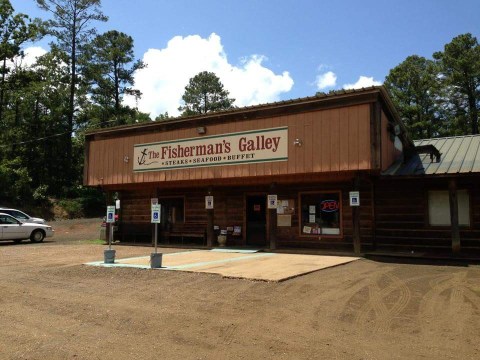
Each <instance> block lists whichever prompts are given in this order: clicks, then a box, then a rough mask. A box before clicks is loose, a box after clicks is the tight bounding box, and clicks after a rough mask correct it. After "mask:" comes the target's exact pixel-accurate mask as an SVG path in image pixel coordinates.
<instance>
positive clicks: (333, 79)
mask: <svg viewBox="0 0 480 360" xmlns="http://www.w3.org/2000/svg"><path fill="white" fill-rule="evenodd" d="M315 84H316V85H317V89H318V90H324V89H327V88H331V87H334V86H335V85H336V84H337V75H335V73H334V72H333V71H328V72H326V73H324V74H320V75H318V76H317V79H316V80H315Z"/></svg>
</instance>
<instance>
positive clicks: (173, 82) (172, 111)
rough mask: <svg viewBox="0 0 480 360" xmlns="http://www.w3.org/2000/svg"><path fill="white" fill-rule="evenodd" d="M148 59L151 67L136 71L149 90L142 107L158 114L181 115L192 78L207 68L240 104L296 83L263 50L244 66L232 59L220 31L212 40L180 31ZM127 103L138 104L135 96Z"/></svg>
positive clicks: (138, 84) (274, 96)
mask: <svg viewBox="0 0 480 360" xmlns="http://www.w3.org/2000/svg"><path fill="white" fill-rule="evenodd" d="M143 61H144V62H145V63H146V64H147V67H146V68H145V69H142V70H139V71H137V73H136V74H135V88H136V89H139V90H140V91H141V92H142V94H143V95H142V98H141V99H140V100H139V101H138V108H139V110H140V111H142V112H146V113H150V116H151V117H152V118H155V117H156V116H157V115H158V114H160V113H164V112H165V111H168V113H169V115H173V116H175V115H178V114H179V112H178V107H179V106H180V105H181V98H182V95H183V93H184V91H185V86H186V85H187V84H188V80H189V79H190V78H192V77H193V76H195V75H196V74H198V73H199V72H201V71H211V72H214V73H215V74H216V75H217V76H218V77H219V78H220V81H221V82H222V83H223V85H224V86H225V89H227V90H228V91H229V92H230V97H233V98H235V99H236V102H235V105H237V106H247V105H255V104H260V103H266V102H272V101H277V100H279V97H280V94H281V93H284V92H288V91H290V89H291V88H292V86H293V80H292V78H291V77H290V74H289V73H288V72H287V71H285V72H283V73H282V74H281V75H279V74H275V73H274V72H273V71H272V70H270V69H268V68H267V67H265V66H264V65H263V64H262V63H263V62H264V61H265V57H263V56H261V55H250V56H248V57H246V58H244V59H243V60H242V61H241V62H240V64H239V65H232V64H230V63H229V61H228V59H227V54H226V53H225V52H224V50H223V46H222V44H221V39H220V36H218V35H217V34H214V33H212V34H211V35H210V36H209V37H208V38H206V39H203V38H202V37H200V36H199V35H191V36H186V37H181V36H176V37H174V38H172V39H171V40H170V41H169V42H168V44H167V47H166V48H163V49H149V50H148V51H147V52H146V53H145V54H144V56H143ZM125 103H126V104H128V105H130V106H135V105H136V104H135V100H134V99H133V98H131V97H130V98H126V99H125Z"/></svg>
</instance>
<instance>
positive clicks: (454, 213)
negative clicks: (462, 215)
mask: <svg viewBox="0 0 480 360" xmlns="http://www.w3.org/2000/svg"><path fill="white" fill-rule="evenodd" d="M448 194H449V202H450V224H451V225H452V252H453V253H455V254H458V253H459V252H460V248H461V246H460V229H459V227H458V196H457V181H456V179H455V178H453V179H450V181H449V183H448Z"/></svg>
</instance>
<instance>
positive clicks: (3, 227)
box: [0, 212, 54, 243]
mask: <svg viewBox="0 0 480 360" xmlns="http://www.w3.org/2000/svg"><path fill="white" fill-rule="evenodd" d="M53 233H54V231H53V229H52V227H51V226H48V225H45V224H37V223H29V222H23V221H21V220H18V219H16V218H14V217H13V216H11V215H9V214H5V213H2V212H0V240H13V241H15V242H21V241H22V240H26V239H30V241H31V242H35V243H38V242H42V241H43V240H44V239H45V238H46V237H52V236H53Z"/></svg>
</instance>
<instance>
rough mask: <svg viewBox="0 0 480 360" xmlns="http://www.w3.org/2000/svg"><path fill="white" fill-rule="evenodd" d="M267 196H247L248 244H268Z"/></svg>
mask: <svg viewBox="0 0 480 360" xmlns="http://www.w3.org/2000/svg"><path fill="white" fill-rule="evenodd" d="M266 204H267V196H266V195H249V196H247V234H246V235H247V245H252V246H265V245H266V244H267V239H266V238H267V212H266V209H265V208H266Z"/></svg>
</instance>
